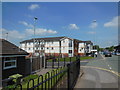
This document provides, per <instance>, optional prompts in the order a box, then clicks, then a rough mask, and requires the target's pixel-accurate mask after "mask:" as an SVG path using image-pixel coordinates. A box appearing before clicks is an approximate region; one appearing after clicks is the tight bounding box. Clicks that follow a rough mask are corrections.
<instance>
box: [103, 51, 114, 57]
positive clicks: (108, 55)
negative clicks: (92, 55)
mask: <svg viewBox="0 0 120 90" xmlns="http://www.w3.org/2000/svg"><path fill="white" fill-rule="evenodd" d="M104 55H105V57H112V54H111V53H110V52H105V53H104Z"/></svg>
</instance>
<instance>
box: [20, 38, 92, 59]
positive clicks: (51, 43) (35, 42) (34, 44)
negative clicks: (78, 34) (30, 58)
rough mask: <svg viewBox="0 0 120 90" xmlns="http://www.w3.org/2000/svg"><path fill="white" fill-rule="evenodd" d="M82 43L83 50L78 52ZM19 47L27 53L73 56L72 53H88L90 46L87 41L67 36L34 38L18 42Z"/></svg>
mask: <svg viewBox="0 0 120 90" xmlns="http://www.w3.org/2000/svg"><path fill="white" fill-rule="evenodd" d="M81 43H83V44H84V46H83V47H84V49H85V50H84V51H83V52H79V50H80V49H81V48H82V46H81V45H82V44H81ZM20 44H21V45H20V47H21V48H22V49H23V50H25V51H27V52H28V53H34V52H35V53H37V52H38V53H41V52H44V53H45V55H46V56H50V55H54V56H61V57H73V56H74V55H78V54H80V55H81V54H84V53H90V50H91V49H90V47H92V46H91V45H92V44H91V43H90V42H89V41H81V40H78V39H72V38H69V37H65V36H64V37H48V38H35V39H30V40H24V41H22V42H20Z"/></svg>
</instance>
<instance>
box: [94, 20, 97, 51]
mask: <svg viewBox="0 0 120 90" xmlns="http://www.w3.org/2000/svg"><path fill="white" fill-rule="evenodd" d="M96 22H97V21H96V20H93V24H95V25H96ZM94 32H95V34H96V29H95V28H94ZM95 38H96V35H94V46H95V43H96V40H95ZM94 49H96V47H94Z"/></svg>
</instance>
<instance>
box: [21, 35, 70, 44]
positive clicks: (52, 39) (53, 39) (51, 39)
mask: <svg viewBox="0 0 120 90" xmlns="http://www.w3.org/2000/svg"><path fill="white" fill-rule="evenodd" d="M63 38H68V37H65V36H63V37H47V38H35V40H44V41H59V40H61V39H63ZM69 39H71V38H69ZM33 40H34V39H29V40H24V41H22V42H20V43H25V42H33Z"/></svg>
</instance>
